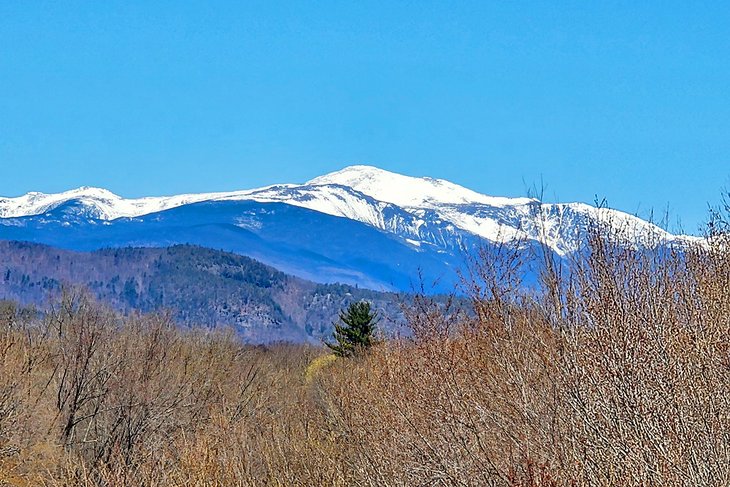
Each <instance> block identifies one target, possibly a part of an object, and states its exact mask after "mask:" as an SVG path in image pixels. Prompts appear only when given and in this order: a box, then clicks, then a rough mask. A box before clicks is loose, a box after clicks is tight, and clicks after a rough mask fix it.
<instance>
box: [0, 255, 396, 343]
mask: <svg viewBox="0 0 730 487" xmlns="http://www.w3.org/2000/svg"><path fill="white" fill-rule="evenodd" d="M76 286H80V287H84V288H86V289H88V290H89V292H90V293H91V294H92V295H93V296H94V297H95V298H96V299H98V300H99V301H101V302H104V303H107V304H109V305H110V306H111V307H112V308H114V309H116V310H118V311H120V312H122V313H129V312H134V311H142V312H148V313H149V312H159V311H164V310H167V311H169V312H170V313H171V316H172V317H173V318H174V320H175V321H176V322H177V323H179V324H182V325H184V326H205V327H209V328H211V327H217V326H226V327H230V328H232V329H234V330H235V331H236V332H237V334H238V335H239V336H240V337H242V338H243V339H244V340H245V341H247V342H249V343H267V342H272V341H284V340H285V341H292V342H305V341H313V342H315V343H316V342H318V341H319V340H320V339H321V338H322V337H324V336H326V335H327V334H328V333H329V332H330V330H331V326H332V321H333V320H334V319H336V318H337V313H338V312H339V310H340V309H341V308H342V307H343V306H345V305H346V304H348V303H349V302H352V301H353V300H359V299H367V300H369V301H372V302H373V304H374V305H375V306H376V307H377V308H378V309H381V310H383V311H384V312H387V313H388V315H389V316H393V317H397V316H398V311H399V310H400V305H399V302H400V298H399V296H397V295H396V294H392V293H381V292H376V291H370V290H366V289H357V288H355V287H353V286H346V285H342V284H316V283H313V282H310V281H306V280H304V279H299V278H297V277H294V276H289V275H287V274H284V273H283V272H279V271H277V270H276V269H274V268H272V267H269V266H266V265H264V264H262V263H261V262H258V261H256V260H254V259H251V258H248V257H245V256H242V255H237V254H233V253H230V252H224V251H220V250H214V249H207V248H203V247H196V246H192V245H173V246H171V247H165V248H151V247H147V248H144V247H139V248H121V249H103V250H97V251H94V252H73V251H68V250H63V249H58V248H54V247H49V246H47V245H40V244H34V243H28V242H13V241H0V299H2V298H4V299H9V300H13V301H17V302H20V303H23V304H35V305H37V306H39V307H45V306H46V305H47V304H48V302H49V299H54V297H55V299H59V298H60V296H61V294H62V290H63V289H64V288H67V287H76Z"/></svg>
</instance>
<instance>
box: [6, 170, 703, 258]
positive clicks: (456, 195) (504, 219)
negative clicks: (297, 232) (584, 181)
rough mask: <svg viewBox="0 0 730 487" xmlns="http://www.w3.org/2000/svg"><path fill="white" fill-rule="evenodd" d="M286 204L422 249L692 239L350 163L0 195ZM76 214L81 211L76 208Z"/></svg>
mask: <svg viewBox="0 0 730 487" xmlns="http://www.w3.org/2000/svg"><path fill="white" fill-rule="evenodd" d="M227 200H228V201H230V200H232V201H246V200H249V201H256V202H260V203H273V202H276V203H285V204H289V205H293V206H299V207H303V208H307V209H310V210H314V211H317V212H320V213H325V214H328V215H333V216H337V217H342V218H347V219H350V220H355V221H359V222H361V223H365V224H367V225H370V226H373V227H375V228H378V229H380V230H383V231H385V232H387V233H389V234H392V235H394V236H395V237H397V238H400V239H402V241H403V242H405V243H407V244H409V245H412V246H415V247H420V246H421V245H422V244H431V245H435V246H437V247H439V248H444V249H455V248H460V247H461V246H462V243H463V242H464V241H465V240H467V239H470V238H473V237H478V238H481V239H485V240H487V241H489V242H496V243H499V242H509V241H515V240H525V241H538V242H543V243H545V244H547V246H548V247H550V248H551V249H552V250H553V251H555V252H556V253H557V254H559V255H566V254H568V253H570V252H574V251H576V250H578V249H579V248H580V244H581V241H582V236H583V233H584V231H585V229H586V228H587V227H588V226H589V225H590V224H591V223H597V222H600V223H602V224H607V225H610V226H611V227H612V228H616V229H620V230H621V231H622V234H623V235H624V236H625V239H626V241H627V243H630V242H633V243H640V242H642V241H645V240H647V239H649V240H653V241H665V242H666V241H677V242H689V241H694V240H695V239H694V238H693V237H686V236H674V235H671V234H670V233H668V232H665V231H664V230H662V229H661V228H659V227H657V226H655V225H653V224H651V223H648V222H646V221H644V220H641V219H640V218H637V217H635V216H632V215H628V214H626V213H622V212H619V211H616V210H611V209H606V208H601V209H598V208H595V207H592V206H589V205H586V204H582V203H568V204H542V203H540V202H539V201H538V200H536V199H532V198H501V197H493V196H487V195H483V194H480V193H477V192H474V191H472V190H469V189H467V188H464V187H462V186H459V185H456V184H453V183H451V182H448V181H444V180H440V179H432V178H416V177H410V176H403V175H400V174H395V173H391V172H388V171H384V170H382V169H378V168H376V167H372V166H351V167H347V168H345V169H343V170H341V171H337V172H333V173H330V174H326V175H324V176H320V177H317V178H315V179H313V180H311V181H309V182H307V183H305V184H303V185H296V184H280V185H273V186H267V187H264V188H259V189H252V190H243V191H234V192H222V193H204V194H184V195H177V196H163V197H147V198H138V199H125V198H121V197H120V196H117V195H115V194H114V193H111V192H109V191H107V190H104V189H100V188H89V187H83V188H79V189H75V190H71V191H67V192H64V193H58V194H43V193H28V194H26V195H24V196H20V197H17V198H0V218H18V217H23V216H31V215H42V214H44V213H46V212H48V211H50V210H53V209H54V208H57V207H59V206H60V205H63V204H65V203H68V202H76V203H78V204H80V205H81V206H82V208H83V211H82V213H81V214H80V215H79V216H81V217H84V218H96V219H101V220H115V219H118V218H122V217H140V216H143V215H147V214H152V213H157V212H160V211H164V210H168V209H172V208H176V207H180V206H184V205H189V204H193V203H199V202H204V201H227ZM80 211H81V210H80ZM470 236H471V237H470Z"/></svg>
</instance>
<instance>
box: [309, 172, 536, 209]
mask: <svg viewBox="0 0 730 487" xmlns="http://www.w3.org/2000/svg"><path fill="white" fill-rule="evenodd" d="M307 184H309V185H325V184H339V185H342V186H348V187H350V188H353V189H355V190H356V191H359V192H361V193H363V194H366V195H368V196H371V197H373V198H375V199H377V200H380V201H384V202H387V203H393V204H395V205H399V206H406V207H430V206H433V205H443V204H452V205H462V204H474V203H481V204H486V205H491V206H509V205H521V204H526V203H529V202H530V201H531V200H530V199H529V198H501V197H494V196H487V195H484V194H481V193H477V192H475V191H472V190H470V189H467V188H465V187H463V186H459V185H458V184H454V183H452V182H450V181H446V180H444V179H434V178H430V177H413V176H406V175H403V174H398V173H395V172H390V171H386V170H384V169H380V168H377V167H375V166H367V165H355V166H348V167H346V168H344V169H341V170H339V171H335V172H332V173H329V174H325V175H324V176H319V177H317V178H314V179H312V180H311V181H308V182H307Z"/></svg>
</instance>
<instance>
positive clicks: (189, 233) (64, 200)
mask: <svg viewBox="0 0 730 487" xmlns="http://www.w3.org/2000/svg"><path fill="white" fill-rule="evenodd" d="M596 223H601V224H606V225H610V226H611V227H612V228H615V229H620V231H621V232H622V234H623V235H624V236H625V238H626V240H627V243H628V244H634V243H635V244H642V243H643V242H647V241H661V242H664V243H673V242H679V243H686V242H690V241H692V240H693V237H687V236H681V235H680V236H677V235H672V234H669V233H667V232H665V231H664V230H662V229H660V228H659V227H657V226H655V225H653V224H651V223H648V222H646V221H643V220H641V219H639V218H637V217H634V216H631V215H628V214H626V213H622V212H619V211H615V210H611V209H606V208H595V207H592V206H590V205H586V204H582V203H569V204H542V203H540V202H539V201H538V200H536V199H531V198H501V197H492V196H486V195H483V194H480V193H476V192H474V191H471V190H469V189H466V188H463V187H461V186H458V185H455V184H453V183H450V182H448V181H444V180H439V179H431V178H414V177H408V176H402V175H399V174H394V173H391V172H387V171H383V170H381V169H377V168H374V167H370V166H352V167H348V168H345V169H343V170H341V171H338V172H335V173H331V174H327V175H325V176H321V177H318V178H315V179H313V180H311V181H309V182H307V183H305V184H281V185H274V186H269V187H265V188H259V189H253V190H244V191H236V192H229V193H208V194H192V195H179V196H169V197H149V198H140V199H124V198H121V197H119V196H117V195H115V194H113V193H111V192H109V191H106V190H103V189H98V188H88V187H83V188H79V189H77V190H73V191H68V192H65V193H60V194H42V193H29V194H26V195H24V196H21V197H18V198H0V239H7V240H24V241H31V242H37V243H44V244H48V245H52V246H55V247H60V248H64V249H71V250H95V249H101V248H109V247H128V246H135V247H167V246H170V245H174V244H195V245H199V246H204V247H210V248H214V249H222V250H225V251H230V252H235V253H237V254H242V255H246V256H250V257H253V258H255V259H257V260H259V261H261V262H263V263H265V264H268V265H271V266H273V267H275V268H277V269H279V270H281V271H284V272H286V273H290V274H293V275H295V276H299V277H302V278H305V279H310V280H313V281H316V282H321V283H334V282H341V283H346V284H352V285H358V286H361V287H366V288H370V289H376V290H384V291H386V290H387V291H391V290H411V289H413V288H414V286H418V285H419V284H420V283H419V282H418V281H419V277H418V276H421V277H422V278H423V280H424V284H425V285H426V288H427V290H428V291H435V292H444V291H451V290H453V288H454V285H455V284H456V283H457V282H458V280H459V278H458V273H457V271H458V270H460V269H463V267H464V262H465V259H466V258H468V256H470V255H474V253H475V251H476V249H479V248H483V249H486V250H487V251H490V249H496V248H498V247H499V245H500V244H502V243H505V242H518V243H519V245H521V246H522V247H523V248H524V249H525V251H526V252H527V251H529V250H530V249H533V250H539V251H542V250H547V251H548V252H551V253H553V255H554V256H555V257H557V258H566V257H569V256H570V255H571V254H572V253H574V252H578V251H580V249H581V246H582V244H583V242H584V237H585V230H586V228H587V227H588V226H589V225H592V224H596Z"/></svg>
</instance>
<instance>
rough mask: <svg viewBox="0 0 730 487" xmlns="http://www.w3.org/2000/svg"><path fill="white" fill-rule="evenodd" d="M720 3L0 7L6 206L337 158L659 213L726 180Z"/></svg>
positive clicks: (228, 180) (725, 71)
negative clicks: (75, 191)
mask: <svg viewBox="0 0 730 487" xmlns="http://www.w3.org/2000/svg"><path fill="white" fill-rule="evenodd" d="M729 12H730V9H728V8H727V5H726V4H723V2H716V3H713V2H702V3H701V4H700V2H671V1H662V2H659V1H656V2H628V1H627V2H611V1H606V2H585V1H576V2H487V1H478V2H467V1H462V2H431V1H427V0H419V1H413V2H408V1H401V2H366V1H360V2H347V1H337V2H322V1H320V2H305V1H303V2H291V1H289V2H276V1H272V0H269V1H262V2H258V1H245V2H238V1H236V2H214V1H211V2H202V1H201V2H186V1H174V2H173V1H170V2H161V1H153V0H147V1H125V2H112V1H110V2H74V1H69V2H43V1H36V2H27V1H14V0H5V1H3V2H0V195H4V196H16V195H19V194H22V193H25V192H27V191H32V190H36V191H44V192H52V191H61V190H65V189H70V188H73V187H77V186H81V185H93V186H103V187H106V188H108V189H111V190H112V191H114V192H116V193H118V194H121V195H123V196H141V195H151V194H172V193H180V192H202V191H213V190H221V191H222V190H233V189H242V188H248V187H253V186H260V185H265V184H270V183H274V182H300V181H305V180H307V179H309V178H312V177H314V176H316V175H319V174H322V173H325V172H329V171H332V170H336V169H339V168H341V167H344V166H346V165H349V164H372V165H376V166H379V167H382V168H385V169H390V170H394V171H398V172H403V173H406V174H412V175H429V176H434V177H441V178H445V179H449V180H452V181H454V182H457V183H460V184H463V185H465V186H468V187H471V188H473V189H475V190H478V191H481V192H485V193H488V194H493V195H504V196H521V195H524V194H525V192H526V189H527V188H528V187H530V186H532V185H534V184H539V183H540V181H543V182H544V184H545V186H546V192H545V196H546V199H548V200H561V201H586V202H593V201H594V200H595V199H596V197H598V198H606V199H607V200H608V202H609V204H610V205H611V206H613V207H616V208H619V209H622V210H625V211H628V212H631V213H638V214H639V215H642V216H646V215H647V214H648V213H649V211H650V210H651V209H654V210H655V211H656V212H659V213H660V212H663V211H664V210H666V209H667V207H668V208H669V210H670V213H671V217H672V218H671V225H670V226H671V227H674V226H676V221H677V220H681V222H682V225H683V226H684V228H685V229H686V230H687V231H695V230H696V229H697V227H698V225H699V224H700V222H701V221H702V220H703V219H704V217H705V215H706V208H707V204H708V203H716V202H718V201H719V198H720V191H721V189H722V188H723V187H728V186H730V91H728V90H729V87H730V62H728V59H730V34H729V33H728V30H727V26H728V25H730V13H729Z"/></svg>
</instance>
